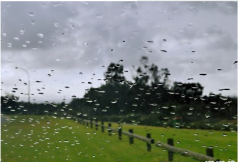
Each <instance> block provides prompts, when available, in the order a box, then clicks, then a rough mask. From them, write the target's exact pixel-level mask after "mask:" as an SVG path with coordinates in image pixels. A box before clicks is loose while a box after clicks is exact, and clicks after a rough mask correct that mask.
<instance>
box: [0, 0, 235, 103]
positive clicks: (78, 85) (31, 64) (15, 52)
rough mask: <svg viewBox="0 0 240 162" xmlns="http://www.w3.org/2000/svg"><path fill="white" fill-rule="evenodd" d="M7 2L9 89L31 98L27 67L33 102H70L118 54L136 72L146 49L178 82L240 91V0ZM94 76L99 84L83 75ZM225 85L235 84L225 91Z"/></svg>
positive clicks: (5, 77) (4, 69) (4, 59)
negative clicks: (239, 39) (239, 38)
mask: <svg viewBox="0 0 240 162" xmlns="http://www.w3.org/2000/svg"><path fill="white" fill-rule="evenodd" d="M1 7H2V10H1V23H2V28H1V38H2V47H1V81H2V84H1V88H2V92H1V94H2V95H5V93H12V90H13V88H18V90H16V92H15V93H14V94H15V95H17V96H19V97H20V100H23V101H27V95H26V93H27V86H26V85H24V83H25V82H27V80H28V78H27V74H26V72H24V71H23V70H22V69H15V67H20V68H23V69H25V70H27V71H28V73H29V75H30V82H31V85H30V90H31V94H34V95H31V102H43V101H50V102H61V101H62V100H63V99H66V101H67V102H68V101H70V100H71V98H72V97H71V96H73V95H76V96H77V97H82V96H83V95H84V93H85V89H88V88H90V87H91V86H92V87H98V86H100V85H101V84H104V83H105V82H104V81H102V80H98V79H103V78H104V76H103V73H104V72H105V71H106V67H107V66H108V65H109V64H110V63H111V62H115V63H117V62H118V61H119V60H121V59H122V60H123V62H122V64H123V66H124V68H125V70H129V72H128V73H126V75H125V76H126V77H127V79H128V80H131V78H132V75H133V74H134V69H133V67H132V65H135V66H139V63H140V58H141V57H142V56H147V57H148V58H149V64H151V63H154V64H156V65H157V66H158V67H159V68H168V69H169V71H170V73H171V75H170V78H169V79H170V81H171V83H172V82H173V81H181V82H200V83H201V84H202V85H203V86H204V94H207V95H208V94H209V93H210V92H213V93H216V94H218V93H221V94H222V95H225V96H228V95H237V63H235V64H234V62H235V61H237V2H217V1H215V2H1ZM163 39H166V41H163ZM147 41H153V43H148V42H147ZM146 47H147V48H146ZM161 50H166V51H167V52H162V51H161ZM192 51H195V52H192ZM103 66H105V67H103ZM217 69H221V70H217ZM80 72H82V74H79V73H80ZM200 73H206V74H207V75H206V76H202V75H199V74H200ZM49 74H50V75H51V76H49ZM188 78H193V80H188ZM36 81H41V82H40V83H38V82H36ZM88 81H91V82H92V83H93V84H92V85H89V84H87V83H82V82H88ZM65 86H69V88H65ZM223 88H229V89H230V90H229V91H219V89H223ZM59 90H61V91H59ZM21 93H23V94H21ZM39 93H43V94H39Z"/></svg>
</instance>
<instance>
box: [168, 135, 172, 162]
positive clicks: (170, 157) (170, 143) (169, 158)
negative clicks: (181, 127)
mask: <svg viewBox="0 0 240 162" xmlns="http://www.w3.org/2000/svg"><path fill="white" fill-rule="evenodd" d="M167 143H168V145H171V146H173V139H172V138H168V140H167ZM168 160H169V161H173V152H172V151H168Z"/></svg>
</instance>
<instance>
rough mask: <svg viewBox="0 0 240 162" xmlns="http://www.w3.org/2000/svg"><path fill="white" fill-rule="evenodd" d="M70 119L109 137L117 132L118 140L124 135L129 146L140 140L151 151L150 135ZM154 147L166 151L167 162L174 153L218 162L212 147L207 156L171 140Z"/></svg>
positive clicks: (157, 142) (152, 142)
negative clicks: (175, 143) (174, 143)
mask: <svg viewBox="0 0 240 162" xmlns="http://www.w3.org/2000/svg"><path fill="white" fill-rule="evenodd" d="M72 119H75V120H77V121H78V122H80V123H82V124H83V125H85V123H87V125H88V124H90V125H91V128H93V125H95V128H96V130H97V128H98V126H101V127H102V132H104V128H106V129H107V130H108V133H109V135H111V134H112V131H113V132H118V135H119V139H122V134H125V135H127V136H128V137H129V143H130V144H133V143H134V142H133V139H134V138H136V139H139V140H142V141H144V142H147V150H148V151H151V144H154V143H155V140H154V139H152V138H151V134H149V133H148V134H147V137H143V136H140V135H138V134H134V133H133V129H130V130H129V132H126V131H122V128H121V127H119V128H118V129H115V128H112V127H111V123H109V124H108V125H104V122H103V121H101V123H98V122H93V121H92V120H86V119H81V118H77V117H72ZM119 129H120V130H119ZM156 146H157V147H161V148H164V149H166V150H168V160H169V161H173V155H174V153H176V154H181V155H183V156H188V157H191V158H194V159H196V160H199V161H216V162H217V161H220V160H219V159H216V158H214V157H213V148H212V147H209V148H207V149H206V154H207V155H204V154H200V153H196V152H193V151H190V150H186V149H182V148H178V147H175V146H173V139H168V144H166V143H163V142H160V141H156Z"/></svg>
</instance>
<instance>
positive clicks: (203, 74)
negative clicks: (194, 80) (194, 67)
mask: <svg viewBox="0 0 240 162" xmlns="http://www.w3.org/2000/svg"><path fill="white" fill-rule="evenodd" d="M199 75H202V76H205V75H207V74H205V73H201V74H199Z"/></svg>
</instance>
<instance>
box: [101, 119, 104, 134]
mask: <svg viewBox="0 0 240 162" xmlns="http://www.w3.org/2000/svg"><path fill="white" fill-rule="evenodd" d="M101 125H102V126H101V128H102V132H104V122H103V121H102V122H101Z"/></svg>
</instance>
